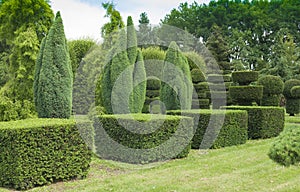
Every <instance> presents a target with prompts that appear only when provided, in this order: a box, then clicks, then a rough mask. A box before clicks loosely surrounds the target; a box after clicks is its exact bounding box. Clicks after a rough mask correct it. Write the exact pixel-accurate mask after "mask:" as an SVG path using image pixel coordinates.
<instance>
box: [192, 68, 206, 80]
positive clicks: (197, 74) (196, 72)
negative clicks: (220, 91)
mask: <svg viewBox="0 0 300 192" xmlns="http://www.w3.org/2000/svg"><path fill="white" fill-rule="evenodd" d="M191 75H192V81H193V83H199V82H204V81H206V78H205V76H204V74H203V73H202V71H201V70H200V69H196V68H195V69H193V70H192V71H191Z"/></svg>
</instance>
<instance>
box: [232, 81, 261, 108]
mask: <svg viewBox="0 0 300 192" xmlns="http://www.w3.org/2000/svg"><path fill="white" fill-rule="evenodd" d="M229 93H230V97H231V98H232V99H233V100H234V101H235V102H237V103H238V104H239V105H251V103H252V102H256V103H257V104H259V103H260V100H261V99H262V97H263V86H260V85H256V86H230V87H229Z"/></svg>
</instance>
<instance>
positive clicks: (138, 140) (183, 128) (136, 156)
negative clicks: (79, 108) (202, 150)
mask: <svg viewBox="0 0 300 192" xmlns="http://www.w3.org/2000/svg"><path fill="white" fill-rule="evenodd" d="M102 125H103V126H102ZM123 126H125V127H123ZM192 127H193V121H192V119H191V118H187V117H180V116H178V117H174V116H165V115H147V114H142V115H141V114H138V115H137V114H131V115H102V116H98V117H97V118H96V119H95V123H94V128H95V145H96V153H97V155H99V156H100V157H101V158H104V159H112V160H117V161H124V162H127V163H149V162H154V161H162V160H166V159H170V158H176V157H186V156H187V155H188V153H189V150H190V141H191V139H192V137H193V129H191V128H192ZM102 128H103V129H104V130H102ZM103 131H105V133H104V132H103ZM106 134H107V135H106ZM108 136H109V137H108ZM114 142H117V143H118V144H120V145H115V144H114ZM169 142H170V143H169Z"/></svg>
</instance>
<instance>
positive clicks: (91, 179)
mask: <svg viewBox="0 0 300 192" xmlns="http://www.w3.org/2000/svg"><path fill="white" fill-rule="evenodd" d="M286 126H287V127H288V126H291V125H290V124H289V123H287V125H286ZM299 126H300V125H299ZM272 141H273V139H268V140H255V141H248V142H247V143H246V144H244V145H241V146H234V147H227V148H223V149H217V150H207V151H203V150H202V151H199V150H192V151H191V153H190V155H189V156H188V157H187V158H185V159H179V160H172V161H168V162H164V163H155V164H150V165H146V166H142V165H129V164H124V163H118V162H113V161H105V160H101V159H98V158H93V161H92V164H91V170H90V172H89V175H88V178H86V179H84V180H76V181H69V182H60V183H56V184H52V185H49V186H44V187H38V188H35V189H32V190H29V191H38V192H40V191H41V192H43V191H44V192H46V191H70V192H71V191H72V192H73V191H91V192H92V191H93V192H94V191H100V192H102V191H103V192H104V191H117V192H119V191H120V192H123V191H124V192H128V191H130V192H132V191H151V192H152V191H154V192H161V191H163V192H164V191H166V192H172V191H173V192H175V191H177V192H181V191H184V192H185V191H186V192H190V191H195V192H196V191H197V192H199V191H222V192H224V191H268V192H269V191H300V184H299V181H300V174H299V172H300V167H298V166H291V167H283V166H280V165H277V164H276V163H274V162H273V161H271V160H270V159H269V158H268V156H267V153H268V151H269V147H270V145H271V143H272ZM0 191H1V192H2V191H3V192H4V191H10V190H6V189H2V188H0Z"/></svg>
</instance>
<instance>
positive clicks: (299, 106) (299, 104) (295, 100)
mask: <svg viewBox="0 0 300 192" xmlns="http://www.w3.org/2000/svg"><path fill="white" fill-rule="evenodd" d="M297 86H300V80H298V79H290V80H288V81H286V82H285V83H284V89H283V95H284V96H285V98H286V112H287V113H289V114H290V115H291V116H293V115H295V114H298V113H299V112H300V99H299V97H293V95H292V92H291V90H292V89H293V87H297ZM295 96H297V95H295Z"/></svg>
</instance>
